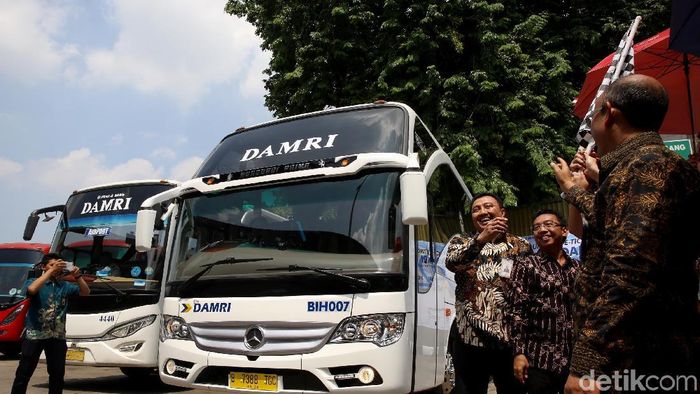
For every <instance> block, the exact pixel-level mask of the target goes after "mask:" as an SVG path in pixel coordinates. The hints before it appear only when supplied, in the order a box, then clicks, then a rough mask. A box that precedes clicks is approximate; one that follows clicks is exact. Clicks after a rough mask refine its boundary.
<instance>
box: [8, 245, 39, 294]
mask: <svg viewBox="0 0 700 394" xmlns="http://www.w3.org/2000/svg"><path fill="white" fill-rule="evenodd" d="M42 256H43V253H42V252H41V251H39V250H31V249H0V304H7V303H13V302H17V301H20V300H22V299H24V298H25V296H26V295H25V294H24V293H23V290H22V287H23V286H24V281H26V280H27V275H28V274H29V271H30V270H31V269H32V267H33V266H34V265H35V264H36V263H38V262H39V261H41V257H42Z"/></svg>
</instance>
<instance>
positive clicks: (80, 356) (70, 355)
mask: <svg viewBox="0 0 700 394" xmlns="http://www.w3.org/2000/svg"><path fill="white" fill-rule="evenodd" d="M66 361H85V351H84V350H80V349H68V350H67V351H66Z"/></svg>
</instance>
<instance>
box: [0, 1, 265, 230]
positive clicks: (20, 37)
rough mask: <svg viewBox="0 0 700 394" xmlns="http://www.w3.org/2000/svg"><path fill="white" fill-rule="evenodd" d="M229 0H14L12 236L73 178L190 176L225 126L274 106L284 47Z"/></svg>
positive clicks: (8, 221)
mask: <svg viewBox="0 0 700 394" xmlns="http://www.w3.org/2000/svg"><path fill="white" fill-rule="evenodd" d="M225 4H226V0H148V1H140V0H118V1H107V0H95V1H78V2H76V1H68V0H51V1H44V0H22V1H16V0H0V217H1V218H2V220H0V242H18V241H21V240H22V233H23V230H24V225H25V222H26V219H27V216H28V215H29V213H31V212H32V211H33V210H35V209H38V208H42V207H46V206H51V205H58V204H63V203H65V201H66V199H67V198H68V196H69V195H70V193H71V192H72V191H73V190H76V189H80V188H83V187H87V186H92V185H98V184H103V183H109V182H118V181H124V180H134V179H154V178H157V179H174V180H180V181H182V180H186V179H189V178H190V177H191V176H192V175H193V173H194V171H195V170H196V169H197V167H198V166H199V165H200V164H201V162H202V160H203V159H204V158H205V157H206V156H207V155H208V154H209V152H210V151H211V150H212V149H213V148H214V147H215V146H216V144H217V143H218V142H219V141H220V140H221V139H222V138H223V137H224V136H226V135H227V134H229V133H230V132H232V131H234V130H235V129H237V128H238V127H241V126H251V125H254V124H257V123H261V122H264V121H268V120H270V119H272V117H273V116H272V114H271V113H270V112H269V111H268V110H267V109H266V108H265V106H264V95H265V89H264V83H263V70H264V69H265V68H266V67H267V65H268V63H269V59H270V54H269V53H267V52H263V51H262V50H261V49H260V43H261V40H260V38H259V37H257V36H256V35H255V29H254V27H253V26H252V25H250V24H249V23H248V22H246V21H245V20H243V19H239V18H237V17H234V16H231V15H228V14H226V13H225V12H224V6H225ZM56 223H57V220H53V221H50V222H48V223H43V222H39V226H38V228H37V231H36V233H35V235H34V238H33V239H32V241H33V242H50V240H51V237H52V236H53V232H54V229H55V227H56Z"/></svg>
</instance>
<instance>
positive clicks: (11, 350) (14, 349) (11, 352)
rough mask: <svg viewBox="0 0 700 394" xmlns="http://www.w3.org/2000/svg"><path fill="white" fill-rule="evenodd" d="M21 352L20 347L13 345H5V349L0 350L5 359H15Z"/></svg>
mask: <svg viewBox="0 0 700 394" xmlns="http://www.w3.org/2000/svg"><path fill="white" fill-rule="evenodd" d="M21 350H22V346H20V345H19V344H17V345H16V346H15V345H7V346H6V347H4V348H2V349H0V353H2V354H4V355H5V357H7V358H15V357H17V355H19V352H20V351H21Z"/></svg>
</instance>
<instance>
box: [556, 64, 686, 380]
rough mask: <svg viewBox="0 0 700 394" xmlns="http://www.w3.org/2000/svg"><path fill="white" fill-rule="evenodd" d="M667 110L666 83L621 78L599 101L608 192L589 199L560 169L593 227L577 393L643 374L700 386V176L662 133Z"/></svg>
mask: <svg viewBox="0 0 700 394" xmlns="http://www.w3.org/2000/svg"><path fill="white" fill-rule="evenodd" d="M667 108H668V96H667V94H666V91H665V90H664V88H663V86H661V84H660V83H659V82H658V81H657V80H655V79H653V78H651V77H648V76H643V75H632V76H629V77H625V78H621V79H619V80H617V81H615V82H614V83H613V84H611V85H610V87H609V88H608V90H607V91H606V92H605V94H603V95H602V96H601V97H599V98H598V99H597V100H596V105H595V112H594V116H593V120H592V124H591V133H592V134H593V138H594V139H595V143H596V145H597V146H598V153H599V154H600V156H601V158H600V187H599V189H598V191H597V192H596V193H595V194H593V193H591V192H587V191H585V190H584V189H583V188H582V187H581V183H580V178H579V177H580V175H577V174H575V173H572V172H571V171H570V169H569V167H568V165H567V164H566V162H565V161H564V160H562V159H558V163H552V164H551V165H552V169H553V170H554V172H555V176H556V179H557V182H558V183H559V186H560V188H561V190H562V191H563V192H564V198H565V199H566V200H567V201H568V202H569V203H570V204H573V205H574V206H575V207H576V208H578V209H579V210H580V211H581V212H582V213H583V214H584V215H585V216H586V217H587V218H590V221H589V228H588V229H587V231H586V232H585V234H584V237H585V238H586V242H587V245H588V247H587V249H586V251H585V255H584V256H583V258H582V260H583V263H582V266H581V273H580V276H579V277H578V279H577V281H576V285H575V291H574V294H575V296H576V297H575V302H576V305H575V310H574V331H575V334H574V341H575V343H574V349H573V355H572V359H571V369H570V376H569V379H568V381H567V384H566V390H565V392H567V393H581V392H598V390H599V389H602V390H603V391H606V390H612V391H614V392H619V391H627V390H631V389H635V387H632V386H631V385H632V384H635V381H634V379H635V376H637V377H639V375H642V374H644V375H646V376H656V380H654V381H645V382H647V383H649V384H657V383H658V382H659V378H663V377H664V376H666V375H670V376H672V377H674V378H675V377H678V376H682V375H684V376H688V375H695V377H694V379H695V380H694V384H695V385H696V387H692V384H691V386H690V387H676V389H679V391H684V390H688V391H689V392H695V390H697V389H698V387H697V385H698V384H700V383H698V382H700V377H698V376H697V374H698V371H700V367H699V366H698V355H700V348H698V341H699V337H698V333H699V332H700V324H699V320H698V313H697V310H696V306H695V302H696V299H695V298H696V295H697V291H698V282H697V277H696V276H695V274H694V271H693V269H694V267H693V262H694V260H695V259H696V257H697V256H698V252H699V251H700V250H699V249H700V248H699V245H700V243H699V242H698V241H697V240H698V239H700V234H698V229H700V226H698V223H700V173H698V171H697V170H695V169H694V168H692V166H691V165H689V164H688V162H686V161H685V160H683V159H682V158H681V157H680V156H678V155H677V154H675V153H673V152H671V151H670V150H668V149H667V148H666V147H665V146H664V144H663V141H662V140H661V137H660V136H659V134H658V133H657V130H658V129H659V128H660V126H661V123H662V122H663V119H664V116H665V114H666V110H667ZM601 375H607V378H603V379H606V380H598V383H599V386H602V387H596V386H595V385H594V384H592V380H591V379H590V378H599V377H601ZM615 376H619V377H618V378H617V379H618V380H617V381H615V380H614V379H616V378H615ZM625 377H626V378H627V380H626V383H625ZM691 380H692V379H691ZM667 381H670V380H668V379H667V380H666V381H665V382H667ZM654 382H657V383H654ZM691 383H692V382H691ZM655 387H658V385H657V386H655ZM650 388H652V387H647V389H650ZM636 389H637V390H639V389H640V388H639V387H636Z"/></svg>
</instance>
